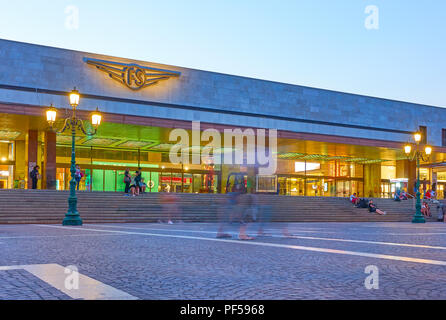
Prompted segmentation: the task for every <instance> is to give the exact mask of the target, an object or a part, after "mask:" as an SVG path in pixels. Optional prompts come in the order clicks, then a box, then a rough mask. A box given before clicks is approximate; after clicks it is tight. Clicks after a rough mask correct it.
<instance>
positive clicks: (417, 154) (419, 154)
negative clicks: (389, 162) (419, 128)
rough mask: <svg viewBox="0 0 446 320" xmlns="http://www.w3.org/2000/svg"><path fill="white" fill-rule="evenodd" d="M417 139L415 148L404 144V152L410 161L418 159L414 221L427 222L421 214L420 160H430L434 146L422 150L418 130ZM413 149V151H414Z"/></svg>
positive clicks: (415, 138) (415, 137)
mask: <svg viewBox="0 0 446 320" xmlns="http://www.w3.org/2000/svg"><path fill="white" fill-rule="evenodd" d="M413 138H414V140H415V148H413V150H412V145H411V144H407V145H405V146H404V152H405V153H406V155H407V158H408V159H409V160H410V161H413V160H416V161H417V184H416V189H417V193H416V197H417V200H416V204H415V215H414V216H413V219H412V223H425V222H426V220H425V219H424V216H423V215H422V214H421V193H420V160H423V161H428V160H429V156H430V154H431V153H432V148H431V147H429V146H425V147H424V152H423V151H420V141H421V133H419V132H416V133H414V135H413ZM412 151H413V152H412Z"/></svg>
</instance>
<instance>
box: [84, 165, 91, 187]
mask: <svg viewBox="0 0 446 320" xmlns="http://www.w3.org/2000/svg"><path fill="white" fill-rule="evenodd" d="M90 188H91V170H90V169H85V189H86V190H87V191H90V190H91V189H90Z"/></svg>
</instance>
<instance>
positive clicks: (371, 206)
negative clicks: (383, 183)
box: [369, 199, 386, 215]
mask: <svg viewBox="0 0 446 320" xmlns="http://www.w3.org/2000/svg"><path fill="white" fill-rule="evenodd" d="M369 212H376V213H377V214H379V215H385V214H386V212H385V211H382V210H380V209H378V208H377V207H376V205H375V204H374V203H373V200H371V199H370V201H369Z"/></svg>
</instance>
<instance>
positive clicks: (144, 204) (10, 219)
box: [0, 190, 436, 224]
mask: <svg viewBox="0 0 446 320" xmlns="http://www.w3.org/2000/svg"><path fill="white" fill-rule="evenodd" d="M68 195H69V193H68V191H53V190H0V224H18V223H45V224H60V223H61V222H62V220H63V218H64V215H65V212H66V210H67V199H68ZM77 196H78V211H79V213H80V215H81V217H82V219H83V222H84V223H107V222H114V223H125V222H157V221H158V220H165V219H166V217H165V214H164V213H163V205H162V198H161V197H162V195H161V194H159V193H146V194H144V195H143V196H138V197H126V196H124V195H123V194H122V193H115V192H83V191H80V192H77ZM176 196H177V197H178V206H179V208H180V210H179V211H180V214H179V216H177V217H174V219H177V220H178V219H181V220H182V221H184V222H217V221H218V218H217V217H218V213H219V212H220V213H221V208H222V207H223V206H224V205H225V203H226V200H227V198H228V197H227V195H224V194H176ZM374 200H375V203H376V204H377V206H378V208H380V209H382V210H385V211H387V215H385V216H379V215H377V214H373V213H369V212H368V210H367V209H358V208H355V207H353V205H352V204H350V203H349V202H348V200H347V199H346V198H335V197H292V196H277V195H263V196H262V197H261V198H259V204H260V205H262V206H264V205H267V206H270V207H271V209H272V210H271V211H272V217H271V221H277V222H279V221H280V222H372V221H388V222H390V221H393V222H396V221H405V222H409V221H411V219H412V216H413V213H414V200H407V201H402V202H395V201H393V200H391V199H374ZM246 201H248V198H247V197H246V196H244V198H243V200H242V201H241V202H242V205H243V204H244V205H245V206H246ZM435 212H436V210H433V215H434V218H436V214H435ZM434 218H430V219H429V220H428V221H435V220H434Z"/></svg>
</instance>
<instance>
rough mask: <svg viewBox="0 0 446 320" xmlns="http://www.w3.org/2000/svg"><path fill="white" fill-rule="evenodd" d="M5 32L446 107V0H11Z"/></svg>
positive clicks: (2, 17)
mask: <svg viewBox="0 0 446 320" xmlns="http://www.w3.org/2000/svg"><path fill="white" fill-rule="evenodd" d="M69 5H74V6H76V7H77V8H78V10H79V20H78V28H77V29H68V28H66V27H65V22H66V20H67V17H68V14H66V13H65V9H66V7H67V6H69ZM368 5H375V6H376V7H377V8H378V9H379V29H377V30H376V29H373V30H367V29H366V28H365V25H364V21H365V19H366V18H367V16H368V14H366V13H365V8H366V7H367V6H368ZM0 38H3V39H10V40H17V41H24V42H31V43H37V44H44V45H49V46H56V47H62V48H68V49H74V50H81V51H88V52H95V53H103V54H109V55H114V56H121V57H126V58H135V59H141V60H146V61H153V62H159V63H165V64H171V65H178V66H182V67H189V68H196V69H203V70H209V71H216V72H223V73H229V74H236V75H242V76H248V77H255V78H261V79H268V80H273V81H280V82H287V83H293V84H299V85H305V86H311V87H318V88H325V89H331V90H338V91H344V92H351V93H357V94H364V95H370V96H377V97H383V98H389V99H396V100H403V101H410V102H416V103H422V104H430V105H436V106H441V107H446V89H445V83H446V81H445V75H446V61H445V57H446V1H443V0H425V1H407V0H405V1H403V0H300V1H299V0H294V1H286V0H281V1H261V0H257V1H253V0H219V1H213V0H201V1H198V0H188V1H185V0H163V1H154V0H146V1H136V0H134V1H118V0H108V1H105V0H96V1H91V0H90V1H83V0H72V1H65V0H58V1H54V0H53V1H50V0H39V1H6V0H2V1H1V7H0Z"/></svg>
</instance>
